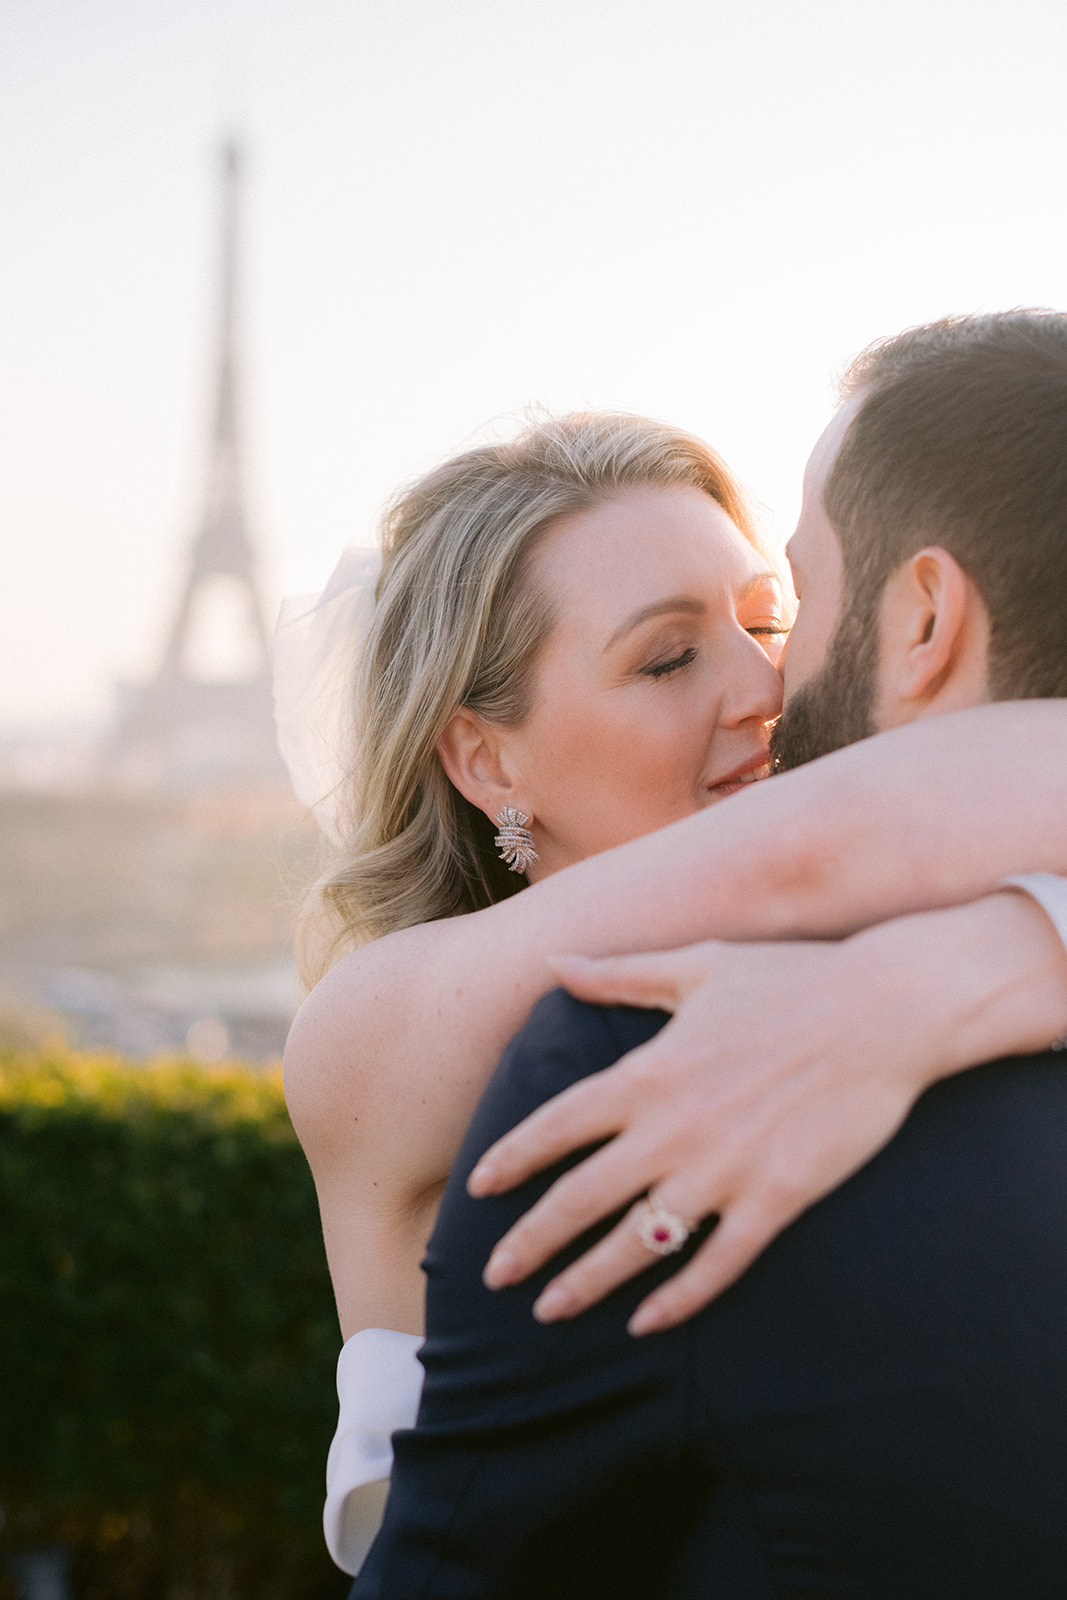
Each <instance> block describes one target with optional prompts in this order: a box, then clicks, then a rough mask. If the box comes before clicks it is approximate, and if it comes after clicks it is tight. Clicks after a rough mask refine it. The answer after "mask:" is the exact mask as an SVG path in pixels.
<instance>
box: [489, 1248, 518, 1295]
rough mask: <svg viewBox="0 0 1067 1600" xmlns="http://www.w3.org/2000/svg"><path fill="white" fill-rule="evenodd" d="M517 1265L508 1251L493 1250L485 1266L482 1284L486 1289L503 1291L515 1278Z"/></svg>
mask: <svg viewBox="0 0 1067 1600" xmlns="http://www.w3.org/2000/svg"><path fill="white" fill-rule="evenodd" d="M517 1265H518V1263H517V1262H516V1260H515V1257H514V1256H513V1255H512V1253H511V1251H510V1250H494V1251H493V1253H492V1255H491V1256H490V1257H489V1260H488V1261H487V1262H486V1264H485V1271H484V1272H483V1273H482V1282H483V1283H484V1284H485V1287H486V1288H487V1289H503V1287H504V1286H505V1284H508V1283H510V1282H511V1280H512V1278H513V1277H514V1276H515V1268H516V1266H517Z"/></svg>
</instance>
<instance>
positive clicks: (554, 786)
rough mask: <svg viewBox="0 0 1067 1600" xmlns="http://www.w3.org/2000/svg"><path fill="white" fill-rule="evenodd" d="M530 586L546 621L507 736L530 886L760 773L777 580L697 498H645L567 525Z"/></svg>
mask: <svg viewBox="0 0 1067 1600" xmlns="http://www.w3.org/2000/svg"><path fill="white" fill-rule="evenodd" d="M534 577H535V580H536V581H538V582H540V583H541V584H542V585H543V586H544V588H545V591H546V592H547V594H548V595H549V596H550V597H551V600H552V602H553V605H554V608H555V615H556V625H555V627H554V629H553V631H552V633H551V635H550V636H549V639H548V641H547V644H546V645H545V648H544V651H543V653H542V655H541V657H540V659H539V662H538V665H537V669H536V672H535V680H534V699H533V705H532V708H531V711H530V714H529V716H528V717H527V718H526V720H525V721H524V722H523V723H522V724H521V725H520V726H519V727H518V728H515V729H512V730H510V731H509V732H508V734H507V736H506V744H507V746H508V766H509V771H510V773H511V775H512V781H513V785H514V793H515V800H514V803H515V805H516V806H518V807H519V808H521V809H522V810H524V811H526V812H528V813H529V814H530V816H531V818H532V823H531V826H532V829H533V834H534V840H535V844H536V847H537V850H538V852H539V854H540V857H541V861H540V865H539V866H535V867H533V868H532V869H531V871H530V873H529V876H530V878H531V879H536V878H539V877H544V876H545V875H546V874H547V873H549V872H555V871H558V870H559V868H561V867H565V866H568V865H570V864H571V863H572V862H575V861H579V860H581V859H583V858H584V857H585V856H589V855H593V854H595V853H596V852H597V851H600V850H606V849H609V848H610V847H611V846H612V845H617V844H622V843H624V842H625V841H626V840H628V839H634V838H636V837H637V836H638V835H640V834H644V833H649V832H651V831H652V830H653V829H655V828H661V827H664V826H666V824H667V823H670V822H675V821H677V820H678V819H679V818H680V817H685V816H689V815H691V814H692V813H693V812H694V811H698V810H700V809H701V808H702V807H704V806H708V805H712V804H714V802H715V801H716V800H720V799H723V798H724V797H725V796H726V795H729V794H733V793H734V792H735V791H736V790H737V789H739V788H740V787H741V786H742V785H743V784H744V783H749V782H753V781H754V780H755V779H756V778H758V777H761V776H764V775H765V774H766V770H767V768H766V761H767V740H768V734H769V727H768V724H769V723H770V722H772V721H773V719H774V718H776V717H777V716H778V713H779V711H780V710H781V699H782V695H781V680H780V678H779V676H778V672H777V670H776V666H775V663H776V661H777V659H778V655H779V653H780V651H781V649H782V646H783V644H784V641H785V628H786V623H785V614H784V605H783V596H782V590H781V585H780V582H779V579H778V577H777V576H776V574H775V573H774V572H772V571H771V570H770V569H769V568H768V566H767V563H766V561H765V560H764V558H763V557H762V556H760V554H759V553H758V552H757V551H756V550H754V549H753V548H752V546H751V545H750V544H749V543H748V542H747V540H746V539H745V538H744V537H743V536H742V534H741V533H740V532H739V531H738V529H737V527H736V526H735V525H734V523H733V522H731V520H730V518H729V517H728V516H727V514H726V512H725V511H724V510H723V509H722V507H721V506H719V505H718V504H717V503H716V502H715V501H714V500H712V499H711V498H710V496H709V495H706V494H704V493H702V492H701V491H700V490H699V489H695V488H689V487H684V486H679V487H672V488H653V487H641V488H635V489H630V490H627V491H626V492H625V493H623V494H620V495H619V496H618V498H616V499H614V500H611V501H608V502H606V503H605V504H603V505H599V506H597V507H595V508H594V509H593V510H591V511H584V512H580V513H578V514H577V515H575V516H572V517H567V518H565V519H563V520H562V521H560V522H559V523H557V524H556V525H555V526H554V527H553V528H552V529H551V530H550V532H549V533H548V535H547V537H546V538H545V540H544V543H543V544H542V545H541V547H540V548H539V550H538V552H537V555H536V557H535V560H534Z"/></svg>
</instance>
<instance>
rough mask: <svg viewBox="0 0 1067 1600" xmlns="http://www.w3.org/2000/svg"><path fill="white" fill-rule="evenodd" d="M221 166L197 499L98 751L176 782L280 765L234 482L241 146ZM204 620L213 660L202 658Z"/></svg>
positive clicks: (232, 778)
mask: <svg viewBox="0 0 1067 1600" xmlns="http://www.w3.org/2000/svg"><path fill="white" fill-rule="evenodd" d="M222 169H223V170H222V180H223V192H222V280H221V295H220V305H219V343H218V366H217V378H216V391H215V419H214V429H213V434H212V442H211V449H210V457H209V463H208V475H207V489H206V494H205V498H204V509H203V514H202V517H201V520H200V526H199V531H198V533H197V536H196V538H195V540H194V541H193V546H192V551H191V558H190V561H189V566H188V570H187V575H186V579H185V585H184V589H183V591H182V594H181V597H180V600H179V603H178V607H177V611H176V613H175V616H174V621H173V624H172V626H171V629H170V634H169V637H168V640H167V645H166V649H165V650H164V652H163V658H162V661H161V662H160V665H159V668H158V670H157V672H156V675H155V677H154V678H153V679H152V680H151V681H150V682H149V683H147V684H145V685H142V686H140V687H136V688H131V687H127V688H125V689H124V690H120V695H121V696H122V699H123V700H124V702H125V703H124V704H121V703H120V715H119V719H118V724H117V727H116V730H115V734H114V737H113V739H112V742H111V748H110V750H109V752H108V757H107V765H108V767H109V768H110V769H111V771H112V772H113V773H115V774H117V775H122V776H125V777H127V778H130V779H133V780H134V781H138V782H141V783H147V784H149V785H151V786H159V787H166V788H168V789H178V790H182V789H185V790H189V789H204V788H207V789H217V788H230V787H234V786H243V785H246V784H262V783H270V784H272V785H273V784H275V783H278V782H281V781H282V779H283V777H284V768H283V766H282V762H281V757H280V756H279V754H278V747H277V743H276V740H275V735H274V714H273V702H272V697H271V676H270V651H269V646H268V643H267V632H266V628H265V626H264V617H263V605H262V601H261V598H260V592H259V586H258V582H257V577H256V560H255V552H254V550H253V547H252V542H251V539H250V536H249V528H248V518H247V516H246V514H245V505H244V494H243V485H242V472H241V458H240V436H239V428H238V418H237V362H236V300H237V244H238V209H239V199H240V183H241V153H240V150H239V148H238V146H237V144H236V143H234V142H230V143H228V144H227V145H226V146H225V147H224V149H223V152H222ZM212 622H214V624H215V628H214V634H215V639H214V643H215V646H216V649H215V659H214V661H212V660H210V659H208V660H205V659H204V654H205V630H207V631H208V634H209V635H210V624H211V623H212ZM210 643H211V639H210V636H209V637H208V639H207V645H208V646H210ZM219 646H221V647H222V648H221V656H222V660H221V662H220V659H219V657H220V650H219ZM227 656H229V660H228V661H227V660H226V659H225V658H226V657H227Z"/></svg>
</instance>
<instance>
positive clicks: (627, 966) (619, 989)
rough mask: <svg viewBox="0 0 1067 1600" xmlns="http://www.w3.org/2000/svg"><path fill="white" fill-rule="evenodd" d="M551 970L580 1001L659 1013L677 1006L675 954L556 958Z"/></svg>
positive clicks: (553, 959)
mask: <svg viewBox="0 0 1067 1600" xmlns="http://www.w3.org/2000/svg"><path fill="white" fill-rule="evenodd" d="M548 968H549V971H550V972H551V973H552V975H553V976H554V977H556V978H558V979H559V981H560V983H561V984H562V985H563V987H564V988H565V989H566V990H568V992H569V993H570V994H572V995H574V997H575V998H576V999H577V1000H591V1001H593V1002H594V1003H595V1004H597V1005H620V1006H642V1007H644V1008H645V1009H646V1010H660V1011H673V1010H674V1008H675V1006H676V1005H677V1004H678V971H679V960H678V957H677V956H676V955H674V954H673V952H670V953H666V954H662V955H648V956H608V957H605V959H604V960H602V961H590V960H588V959H587V958H586V957H585V956H555V957H552V958H551V959H550V960H549V961H548Z"/></svg>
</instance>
